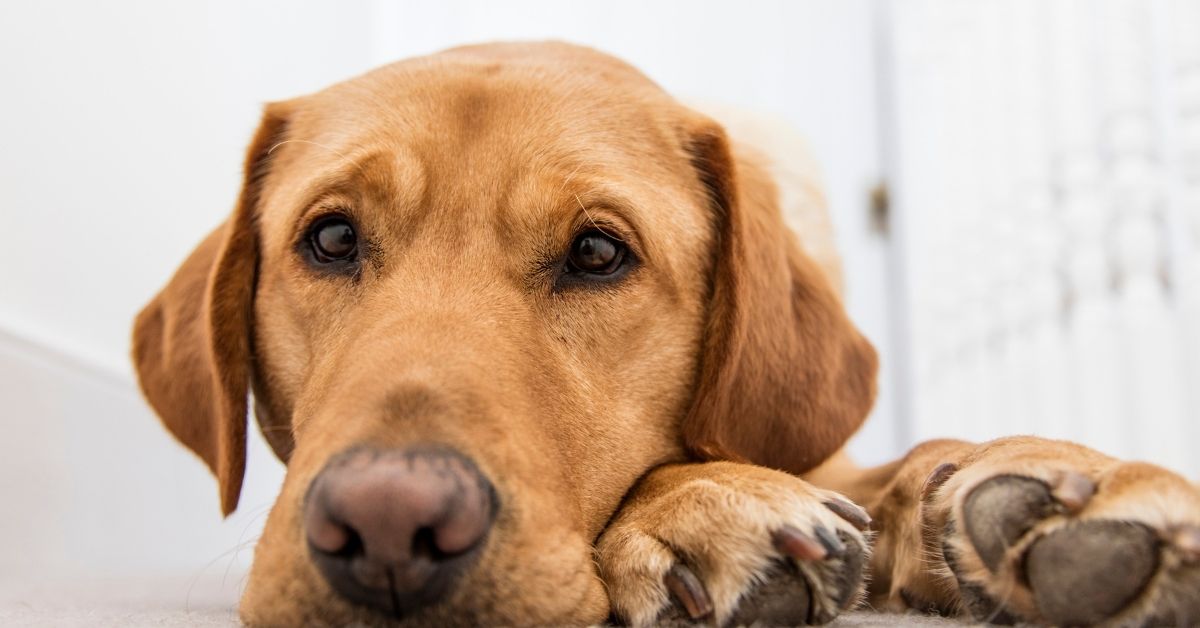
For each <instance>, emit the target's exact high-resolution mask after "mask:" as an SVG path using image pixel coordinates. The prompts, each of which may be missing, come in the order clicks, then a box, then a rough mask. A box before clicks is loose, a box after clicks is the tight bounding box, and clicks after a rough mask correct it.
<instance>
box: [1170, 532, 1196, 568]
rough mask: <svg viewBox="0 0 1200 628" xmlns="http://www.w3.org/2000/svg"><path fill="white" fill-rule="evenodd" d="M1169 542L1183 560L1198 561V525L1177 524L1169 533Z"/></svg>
mask: <svg viewBox="0 0 1200 628" xmlns="http://www.w3.org/2000/svg"><path fill="white" fill-rule="evenodd" d="M1171 542H1172V543H1173V544H1174V545H1175V549H1177V550H1179V552H1180V553H1181V554H1183V560H1184V561H1185V562H1188V563H1197V562H1200V526H1179V527H1178V528H1176V529H1175V531H1174V532H1173V533H1172V534H1171Z"/></svg>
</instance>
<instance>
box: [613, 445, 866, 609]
mask: <svg viewBox="0 0 1200 628" xmlns="http://www.w3.org/2000/svg"><path fill="white" fill-rule="evenodd" d="M869 522H870V520H869V518H868V517H867V514H866V512H865V511H864V510H862V509H861V508H859V507H858V506H856V505H854V504H852V503H850V502H849V501H848V500H846V499H845V498H844V497H842V496H840V495H838V494H836V493H832V492H829V491H823V490H820V489H817V488H815V487H813V486H811V485H809V484H808V483H806V482H804V481H803V480H800V479H798V478H796V477H794V476H791V475H788V474H786V473H781V472H777V471H772V470H769V469H764V468H760V467H753V466H749V465H742V464H735V463H723V462H715V463H705V464H691V465H674V466H669V467H664V468H661V469H658V470H656V471H654V472H653V473H651V474H650V475H649V476H647V477H646V478H643V480H642V481H641V482H640V483H639V485H638V486H637V487H636V488H635V491H634V493H633V494H631V495H630V497H629V499H628V500H627V502H626V503H625V504H624V505H623V506H622V508H621V510H620V511H619V512H618V513H617V515H616V517H615V518H614V520H613V521H612V523H611V524H610V525H609V527H608V529H607V530H606V531H605V532H604V534H603V535H601V537H600V539H599V541H598V542H597V545H596V555H597V562H598V564H599V567H600V574H601V578H602V579H603V580H604V583H605V585H606V586H607V588H608V595H609V600H610V603H611V607H612V611H613V615H614V619H615V620H617V621H620V622H627V623H630V624H633V625H636V626H645V625H651V624H675V623H704V624H712V625H718V626H724V625H749V624H754V623H758V624H759V625H800V624H822V623H826V622H828V621H830V620H832V619H833V618H834V617H836V616H837V615H838V613H839V612H841V611H842V610H843V609H846V608H849V607H850V606H852V605H854V604H855V603H856V602H857V601H858V599H859V596H860V595H861V592H862V586H863V575H864V567H865V565H866V552H867V547H868V544H867V539H866V536H865V534H866V533H865V530H866V529H867V527H868V524H869Z"/></svg>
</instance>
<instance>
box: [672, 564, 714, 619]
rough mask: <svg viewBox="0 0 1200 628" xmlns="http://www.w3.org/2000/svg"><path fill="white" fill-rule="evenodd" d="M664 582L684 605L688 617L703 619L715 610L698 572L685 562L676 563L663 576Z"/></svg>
mask: <svg viewBox="0 0 1200 628" xmlns="http://www.w3.org/2000/svg"><path fill="white" fill-rule="evenodd" d="M663 584H665V585H666V586H667V590H668V591H670V592H671V595H673V596H675V599H676V600H679V603H680V604H682V605H683V609H684V610H685V611H687V614H688V617H691V618H692V619H703V618H705V617H708V616H709V615H711V614H712V612H713V605H712V600H710V599H709V598H708V592H707V591H705V590H704V585H703V584H701V582H700V579H699V578H697V577H696V574H694V573H692V570H691V569H688V567H687V566H686V565H684V564H683V563H676V564H675V566H674V567H671V570H670V571H668V572H667V575H665V576H663Z"/></svg>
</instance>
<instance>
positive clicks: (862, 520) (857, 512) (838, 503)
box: [825, 499, 871, 531]
mask: <svg viewBox="0 0 1200 628" xmlns="http://www.w3.org/2000/svg"><path fill="white" fill-rule="evenodd" d="M825 507H826V508H828V509H830V510H832V511H833V514H835V515H837V516H839V517H841V518H842V519H845V520H846V521H847V522H848V523H849V524H850V525H852V526H854V527H855V528H857V529H858V530H859V531H864V530H866V529H868V528H870V527H871V515H868V514H867V511H866V510H864V509H863V508H862V507H861V506H859V505H858V504H852V503H850V502H848V501H843V500H840V499H831V500H829V501H827V502H825Z"/></svg>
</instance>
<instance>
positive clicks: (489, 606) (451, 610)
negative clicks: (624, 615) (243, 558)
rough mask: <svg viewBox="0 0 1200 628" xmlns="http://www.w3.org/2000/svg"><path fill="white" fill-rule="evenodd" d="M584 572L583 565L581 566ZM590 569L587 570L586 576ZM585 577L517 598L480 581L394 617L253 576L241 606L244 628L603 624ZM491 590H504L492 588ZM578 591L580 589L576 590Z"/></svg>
mask: <svg viewBox="0 0 1200 628" xmlns="http://www.w3.org/2000/svg"><path fill="white" fill-rule="evenodd" d="M581 569H582V566H581ZM590 571H591V570H590V567H589V568H588V572H590ZM575 573H576V574H579V575H584V576H585V577H584V578H580V577H571V576H570V575H568V576H566V577H564V578H563V580H564V581H572V580H574V581H584V580H586V583H585V584H584V586H583V587H582V589H580V590H567V589H566V588H565V587H562V586H559V587H547V588H545V589H538V590H535V589H533V588H526V589H523V593H522V594H521V595H520V597H518V598H509V599H503V600H502V599H500V598H499V597H497V596H496V595H495V594H494V593H488V592H484V593H478V592H477V590H480V589H488V588H489V587H488V585H487V584H486V583H483V582H472V583H470V584H469V585H467V586H466V587H465V588H464V590H463V591H461V592H460V595H456V596H455V598H457V599H454V600H450V601H447V602H444V603H441V604H438V605H436V606H431V607H428V608H424V609H421V610H419V611H416V612H414V613H411V614H409V615H406V616H402V617H398V616H395V615H388V614H384V613H379V612H376V611H372V610H369V609H366V608H363V607H359V606H354V605H351V604H348V603H346V602H345V601H343V600H342V599H341V598H339V597H337V596H336V595H335V594H333V593H332V592H331V591H329V590H328V588H327V587H324V586H314V587H312V588H309V587H310V586H312V585H314V584H319V583H315V582H310V583H309V584H304V585H302V584H300V583H301V582H304V581H306V578H303V577H301V578H296V579H288V578H271V579H269V580H263V579H258V580H256V579H254V578H252V579H251V581H250V583H249V585H248V586H247V589H246V593H245V595H244V596H243V598H242V601H241V605H240V608H239V614H240V616H241V620H242V622H243V623H244V624H246V625H247V626H348V625H355V626H397V627H398V626H480V625H507V626H512V625H554V626H588V625H596V624H600V623H603V622H604V621H605V620H606V619H607V618H608V615H609V605H608V598H607V595H606V594H605V592H604V588H603V586H602V585H601V584H600V581H599V579H598V578H596V577H595V576H594V575H593V574H591V573H587V572H583V571H581V570H577V571H576V572H575ZM490 588H491V589H492V591H495V590H497V589H504V588H507V587H504V586H499V587H496V586H492V587H490ZM576 588H578V587H576Z"/></svg>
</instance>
